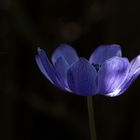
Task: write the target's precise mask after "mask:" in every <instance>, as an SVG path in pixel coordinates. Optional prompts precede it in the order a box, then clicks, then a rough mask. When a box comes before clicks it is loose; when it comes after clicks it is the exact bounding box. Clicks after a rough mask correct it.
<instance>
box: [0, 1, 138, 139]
mask: <svg viewBox="0 0 140 140" xmlns="http://www.w3.org/2000/svg"><path fill="white" fill-rule="evenodd" d="M139 41H140V1H139V0H133V1H132V0H1V1H0V140H31V139H34V140H58V139H61V140H62V139H64V140H90V137H89V128H88V115H87V108H86V98H85V97H80V96H76V95H73V94H69V93H65V92H64V91H61V90H59V89H58V88H56V87H55V86H53V85H52V84H51V83H50V82H49V81H48V80H46V78H45V77H44V76H43V75H42V74H41V72H40V71H39V69H38V67H37V65H36V62H35V59H34V57H35V54H36V53H37V51H36V49H37V47H38V46H40V47H41V48H43V49H44V50H45V51H46V52H47V54H48V55H49V56H51V54H52V52H53V51H54V49H55V48H56V47H57V46H58V45H59V44H60V43H69V44H71V45H72V46H74V48H75V49H76V50H77V52H78V54H79V56H83V57H86V58H88V57H89V56H90V54H91V52H92V51H93V50H94V49H95V48H96V47H97V46H98V45H101V44H111V43H117V44H120V45H121V46H122V51H123V56H127V57H128V58H129V60H131V59H132V58H134V57H136V56H137V55H138V54H139V53H140V47H139V46H140V43H139ZM139 82H140V79H139V78H138V79H137V80H136V81H135V83H134V84H133V85H132V86H131V87H130V88H129V89H128V90H127V91H126V92H125V93H124V94H123V95H121V96H119V97H115V98H109V97H103V96H95V97H94V101H95V102H94V106H95V119H96V129H97V138H98V139H97V140H140V91H139Z"/></svg>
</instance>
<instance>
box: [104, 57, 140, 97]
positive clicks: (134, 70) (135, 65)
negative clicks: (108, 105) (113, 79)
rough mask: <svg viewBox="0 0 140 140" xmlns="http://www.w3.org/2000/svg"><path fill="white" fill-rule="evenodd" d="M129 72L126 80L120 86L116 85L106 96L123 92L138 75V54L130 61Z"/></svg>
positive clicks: (139, 65) (139, 62) (139, 70)
mask: <svg viewBox="0 0 140 140" xmlns="http://www.w3.org/2000/svg"><path fill="white" fill-rule="evenodd" d="M130 66H131V68H130V72H129V74H128V77H127V78H126V80H125V81H124V82H123V83H122V85H121V86H120V87H118V88H117V89H116V90H115V91H114V92H112V93H109V94H108V95H107V96H118V95H121V94H122V93H124V92H125V91H126V90H127V89H128V88H129V86H130V85H131V84H132V83H133V82H134V80H135V79H136V78H137V77H138V76H139V74H140V55H139V56H137V57H136V58H134V59H133V60H132V61H131V62H130Z"/></svg>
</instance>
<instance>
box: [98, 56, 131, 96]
mask: <svg viewBox="0 0 140 140" xmlns="http://www.w3.org/2000/svg"><path fill="white" fill-rule="evenodd" d="M129 70H130V64H129V61H128V59H127V58H122V57H113V58H111V59H109V60H107V61H105V63H104V64H103V65H102V67H101V69H100V70H99V73H98V92H99V94H103V95H106V94H108V93H111V92H113V91H115V90H116V89H117V88H118V87H119V86H120V85H121V83H123V82H124V80H125V79H126V77H127V76H128V73H129Z"/></svg>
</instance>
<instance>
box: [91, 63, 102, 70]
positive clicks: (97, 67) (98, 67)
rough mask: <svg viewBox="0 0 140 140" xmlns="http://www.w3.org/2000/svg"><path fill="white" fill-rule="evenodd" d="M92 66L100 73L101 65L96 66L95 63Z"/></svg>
mask: <svg viewBox="0 0 140 140" xmlns="http://www.w3.org/2000/svg"><path fill="white" fill-rule="evenodd" d="M92 65H93V66H94V67H95V69H96V71H97V72H98V71H99V69H100V67H101V66H100V65H99V64H94V63H93V64H92Z"/></svg>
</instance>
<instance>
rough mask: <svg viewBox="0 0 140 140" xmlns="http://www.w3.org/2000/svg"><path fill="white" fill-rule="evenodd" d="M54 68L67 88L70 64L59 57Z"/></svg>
mask: <svg viewBox="0 0 140 140" xmlns="http://www.w3.org/2000/svg"><path fill="white" fill-rule="evenodd" d="M54 67H55V70H56V72H57V73H58V75H59V76H60V79H62V81H61V82H63V83H64V85H65V86H67V71H68V68H69V64H68V63H67V62H66V60H65V59H64V58H63V57H59V58H58V59H57V61H56V63H55V64H54ZM67 87H68V86H67Z"/></svg>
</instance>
